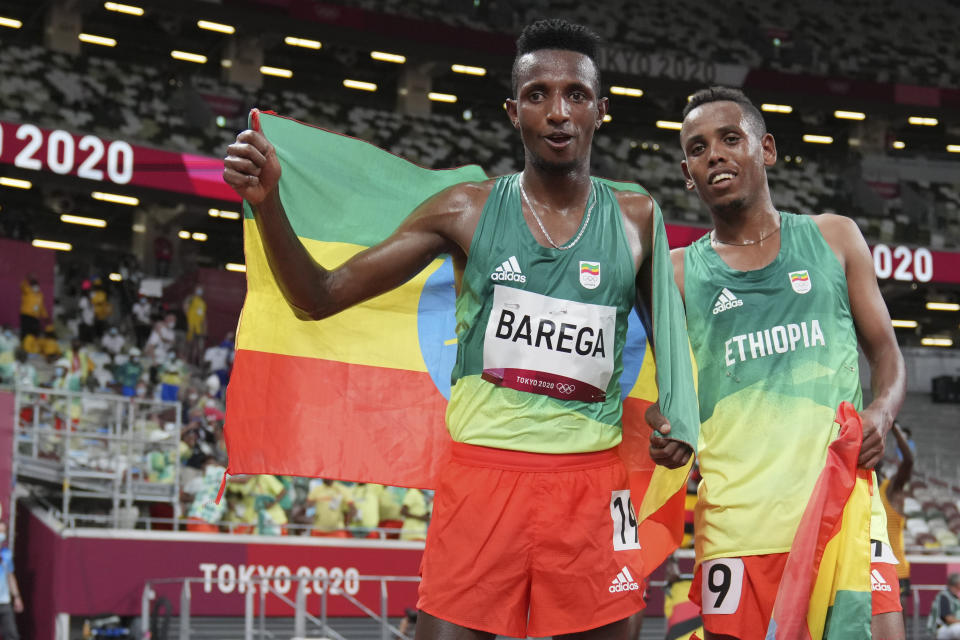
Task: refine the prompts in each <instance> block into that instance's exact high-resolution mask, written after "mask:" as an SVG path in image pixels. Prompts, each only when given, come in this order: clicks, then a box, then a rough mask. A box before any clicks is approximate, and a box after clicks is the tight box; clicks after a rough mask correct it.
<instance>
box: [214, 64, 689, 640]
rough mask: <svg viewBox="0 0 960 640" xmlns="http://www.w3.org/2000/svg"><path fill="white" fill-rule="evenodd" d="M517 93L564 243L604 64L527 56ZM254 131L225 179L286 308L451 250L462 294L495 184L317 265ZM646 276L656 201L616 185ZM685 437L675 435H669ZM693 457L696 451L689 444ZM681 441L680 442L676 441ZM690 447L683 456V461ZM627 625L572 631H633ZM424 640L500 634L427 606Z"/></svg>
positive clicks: (450, 198)
mask: <svg viewBox="0 0 960 640" xmlns="http://www.w3.org/2000/svg"><path fill="white" fill-rule="evenodd" d="M518 71H519V74H518V77H517V92H516V93H517V95H516V97H515V98H512V99H509V100H507V103H506V107H507V115H508V116H509V118H510V121H511V123H512V124H513V126H514V127H515V128H516V129H517V130H518V131H519V133H520V137H521V139H522V141H523V144H524V148H525V153H524V170H523V173H522V176H521V180H522V183H523V185H524V189H525V190H526V192H527V194H528V195H529V197H530V200H531V201H532V204H533V206H534V207H535V208H536V213H537V214H538V215H539V217H540V219H541V221H542V222H543V225H544V226H545V227H546V229H547V232H548V233H549V234H550V236H551V237H552V238H553V239H554V240H555V241H557V242H558V243H560V244H561V246H562V245H563V244H564V243H566V242H568V241H569V240H570V239H572V237H573V235H574V234H575V233H577V230H578V228H579V226H580V223H581V220H582V219H583V215H584V210H585V208H586V206H587V204H586V203H587V200H588V198H589V195H590V193H589V192H590V150H591V144H592V141H593V134H594V132H595V131H596V130H597V129H598V128H599V127H600V125H601V123H602V121H603V116H604V115H605V114H606V112H607V99H606V98H601V97H599V95H598V94H597V87H598V84H599V83H598V82H597V70H596V67H595V66H594V63H593V62H592V61H591V60H590V59H589V58H588V57H586V56H584V55H583V54H580V53H576V52H572V51H566V50H555V49H544V50H539V51H533V52H531V53H527V54H525V55H524V56H522V57H521V58H520V60H519V61H518ZM256 128H257V127H256V126H255V127H254V130H246V131H244V132H242V133H240V135H238V136H237V141H236V142H235V143H234V144H231V145H230V146H229V147H228V148H227V156H226V158H225V159H224V172H223V177H224V180H225V181H226V182H227V183H228V184H229V185H230V186H231V187H233V188H234V190H235V191H236V192H237V193H238V194H239V195H240V196H241V197H242V198H244V199H245V200H247V202H249V203H250V205H251V207H252V208H253V211H254V219H255V220H256V224H257V229H258V230H259V232H260V235H261V237H262V239H263V244H264V249H265V252H266V255H267V259H268V262H269V264H270V268H271V269H272V270H273V273H274V276H275V277H276V279H277V281H278V283H279V285H280V288H281V291H282V292H283V294H284V297H285V298H286V299H287V301H288V302H289V304H290V305H291V306H293V307H294V309H296V310H297V312H298V314H300V315H301V316H302V317H305V318H312V319H320V318H325V317H328V316H330V315H333V314H335V313H337V312H339V311H342V310H343V309H346V308H348V307H350V306H352V305H354V304H357V303H359V302H362V301H363V300H367V299H369V298H372V297H374V296H377V295H379V294H381V293H384V292H385V291H388V290H390V289H393V288H394V287H397V286H398V285H400V284H402V283H403V282H405V281H407V280H408V279H409V278H411V277H413V276H414V275H415V274H417V273H418V272H419V271H421V270H422V269H423V268H424V267H425V266H426V265H427V264H429V263H430V261H431V260H433V259H434V258H436V257H437V256H438V255H440V254H443V253H448V254H450V255H451V256H452V257H453V265H454V273H455V283H456V287H457V291H458V292H459V288H460V282H461V278H462V275H463V271H464V267H465V266H466V262H467V256H468V254H469V250H470V244H471V242H472V240H473V235H474V233H475V231H476V228H477V224H478V221H479V219H480V214H481V212H482V211H483V207H484V204H485V203H486V201H487V197H488V196H489V194H490V190H491V189H492V187H493V184H494V181H493V180H488V181H484V182H478V183H465V184H460V185H455V186H453V187H450V188H448V189H446V190H444V191H442V192H440V193H438V194H436V195H435V196H433V197H432V198H430V199H428V200H426V201H425V202H424V203H422V204H421V205H420V206H418V207H417V208H416V209H415V210H414V211H413V212H412V213H411V214H410V215H409V216H408V217H407V218H406V219H405V220H404V221H403V222H402V223H401V224H400V226H399V227H398V228H397V229H396V231H394V232H393V233H392V234H391V235H390V236H389V237H388V238H387V239H386V240H384V241H383V242H381V243H380V244H378V245H376V246H374V247H371V248H369V249H367V250H365V251H362V252H360V253H358V254H357V255H355V256H354V257H352V258H350V259H349V260H348V261H347V262H345V263H344V264H343V265H341V266H340V267H337V268H335V269H326V268H324V267H323V266H321V265H319V264H317V263H316V261H314V259H313V258H312V257H311V256H310V254H309V253H308V252H307V251H306V249H305V248H304V246H303V245H302V243H301V242H300V240H299V239H298V238H297V236H296V234H295V233H294V232H293V229H292V228H291V226H290V223H289V220H288V219H287V216H286V213H285V212H284V209H283V203H282V202H281V201H280V196H279V190H278V189H277V185H278V183H279V180H280V173H281V168H280V163H279V162H278V160H277V156H276V152H275V150H274V148H273V145H271V144H270V142H269V140H267V138H266V137H265V136H264V135H263V133H262V132H261V131H259V130H255V129H256ZM617 201H618V203H619V205H620V210H621V212H622V215H623V223H624V228H625V231H626V236H627V239H628V242H629V244H630V249H631V252H632V255H633V260H634V266H635V270H636V273H637V278H636V281H637V286H638V294H639V295H641V296H642V298H643V299H645V300H650V290H651V280H650V269H649V263H650V261H649V260H648V258H649V257H650V255H651V250H652V241H653V240H652V238H653V200H652V199H651V198H650V197H649V196H646V195H643V194H639V193H633V192H617ZM523 215H524V219H525V220H526V222H527V227H528V228H529V229H530V233H531V234H533V237H534V238H535V239H536V241H537V242H539V243H540V244H541V245H543V246H550V244H549V242H548V241H547V239H546V237H545V236H544V235H543V233H542V232H541V230H540V228H539V225H538V224H537V222H536V220H535V219H534V217H533V214H532V212H531V211H530V210H529V208H528V207H527V206H526V205H524V206H523ZM671 444H673V445H677V443H671ZM683 446H684V447H686V453H685V456H686V458H689V447H688V446H687V445H683ZM678 448H679V447H678ZM683 455H684V451H683V450H681V451H680V453H679V454H678V459H679V458H681V457H683ZM626 630H627V626H626V623H625V621H620V622H616V623H613V624H610V625H606V626H604V627H600V628H597V629H593V630H591V631H586V632H582V633H577V634H570V635H568V636H558V637H566V638H583V639H584V640H590V639H593V638H596V639H597V640H600V639H603V640H607V639H618V638H626ZM417 637H418V638H433V639H444V640H470V639H474V638H492V637H493V635H492V634H488V633H485V632H480V631H475V630H471V629H465V628H463V627H460V626H458V625H455V624H452V623H450V622H447V621H444V620H441V619H438V618H434V617H432V616H430V615H428V614H426V613H421V617H420V620H419V624H418V628H417Z"/></svg>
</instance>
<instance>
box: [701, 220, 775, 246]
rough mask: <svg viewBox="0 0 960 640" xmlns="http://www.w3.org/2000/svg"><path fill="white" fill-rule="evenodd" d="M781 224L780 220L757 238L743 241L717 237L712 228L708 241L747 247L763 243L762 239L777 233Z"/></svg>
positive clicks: (715, 231)
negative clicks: (774, 227)
mask: <svg viewBox="0 0 960 640" xmlns="http://www.w3.org/2000/svg"><path fill="white" fill-rule="evenodd" d="M781 226H783V223H782V222H781V224H778V225H777V228H776V229H774V230H773V231H771V232H770V233H768V234H766V235H764V236H760V239H759V240H744V241H743V242H727V241H726V240H721V239H720V238H718V237H717V230H716V229H714V230H713V231H711V232H710V241H711V242H715V243H717V244H725V245H727V246H730V247H749V246H750V245H754V244H763V241H764V240H766V239H767V238H769V237H771V236H773V235H776V234H777V233H779V232H780V227H781Z"/></svg>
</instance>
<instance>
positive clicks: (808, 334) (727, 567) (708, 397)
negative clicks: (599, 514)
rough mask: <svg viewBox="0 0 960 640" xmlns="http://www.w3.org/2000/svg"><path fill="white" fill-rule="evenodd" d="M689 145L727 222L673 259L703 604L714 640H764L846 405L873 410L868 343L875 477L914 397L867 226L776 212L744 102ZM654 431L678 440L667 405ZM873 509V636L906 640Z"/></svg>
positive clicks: (709, 113)
mask: <svg viewBox="0 0 960 640" xmlns="http://www.w3.org/2000/svg"><path fill="white" fill-rule="evenodd" d="M680 143H681V146H682V148H683V152H684V160H683V163H682V170H683V174H684V177H685V178H686V181H687V188H688V189H691V190H695V191H696V192H697V194H698V195H699V196H700V199H701V200H703V202H704V203H705V204H706V205H707V207H708V208H709V209H710V213H711V215H712V217H713V222H714V229H713V230H712V231H711V232H710V233H708V234H707V235H705V236H703V237H702V238H700V239H699V240H698V241H696V242H694V243H693V244H692V245H690V246H689V247H687V248H685V249H675V250H674V251H672V252H671V257H672V258H673V262H674V276H675V278H676V281H677V286H678V287H679V288H680V292H681V294H683V296H684V299H685V303H686V312H687V330H688V333H689V336H690V342H691V345H692V347H693V352H694V355H695V358H696V362H697V367H698V376H699V401H700V418H701V422H702V427H701V431H700V443H699V447H698V450H699V462H700V472H701V474H702V476H703V481H702V482H701V484H700V489H699V499H698V502H697V508H696V518H695V519H696V524H695V531H696V563H697V570H696V577H695V580H694V586H693V587H692V588H691V598H692V599H694V600H697V601H701V604H702V607H703V621H704V628H705V630H706V634H707V638H708V639H714V638H739V639H741V640H753V639H760V638H764V637H765V636H766V631H767V624H768V622H769V620H770V614H771V611H772V609H773V603H774V600H775V598H776V595H777V588H778V586H779V583H780V576H781V574H782V572H783V567H784V563H785V561H786V558H787V553H788V552H789V551H790V547H791V544H792V542H793V536H794V533H795V532H796V529H797V526H798V524H799V522H800V517H801V515H802V514H803V510H804V508H805V507H806V504H807V500H808V498H809V497H810V494H811V492H812V490H813V486H814V484H815V482H816V480H817V477H818V475H819V473H820V470H821V469H822V468H823V465H824V461H825V459H826V454H827V447H828V445H829V444H830V442H831V441H832V440H833V439H834V438H835V437H836V435H837V427H836V425H835V424H834V422H833V418H834V414H835V413H836V410H837V407H838V406H839V405H840V403H841V402H842V401H845V400H846V401H849V402H852V403H853V404H854V405H855V406H856V407H857V409H858V410H859V409H860V408H861V389H860V375H859V365H858V353H857V345H858V340H859V345H860V346H861V347H862V348H863V351H864V354H865V355H866V358H867V362H868V363H869V365H870V374H871V387H872V391H873V401H872V402H871V403H870V404H869V406H867V407H866V408H865V409H863V411H862V412H861V416H862V418H863V445H862V447H861V450H860V456H859V461H858V463H859V465H860V466H861V467H864V468H873V467H874V466H875V465H876V464H877V462H879V460H880V458H881V456H882V455H883V439H884V436H885V435H886V433H887V432H888V431H889V430H890V427H891V425H892V423H893V418H894V416H896V415H897V413H898V411H899V410H900V405H901V404H902V402H903V397H904V393H905V372H904V365H903V358H902V356H901V355H900V350H899V348H898V346H897V341H896V337H895V336H894V333H893V328H892V326H891V324H890V316H889V314H888V312H887V308H886V306H885V305H884V302H883V298H882V297H881V296H880V290H879V288H878V286H877V279H876V276H875V274H874V270H873V260H872V259H871V256H870V251H869V249H868V248H867V244H866V242H865V241H864V239H863V236H862V235H861V234H860V231H859V229H858V228H857V226H856V224H855V223H854V222H853V220H851V219H850V218H846V217H843V216H838V215H830V214H823V215H818V216H801V215H795V214H793V213H787V212H783V211H778V210H777V209H776V208H775V207H774V205H773V201H772V199H771V196H770V189H769V186H768V184H767V174H766V171H767V167H771V166H773V164H774V163H775V162H776V159H777V148H776V144H775V142H774V139H773V136H772V135H771V134H770V133H768V132H767V130H766V125H765V124H764V121H763V117H762V115H761V114H760V112H759V111H758V110H757V108H756V107H755V106H754V105H753V104H752V103H751V102H750V100H749V99H748V98H747V97H746V96H745V95H744V94H743V93H742V92H740V91H738V90H735V89H727V88H723V87H714V88H710V89H704V90H703V91H699V92H697V93H696V94H694V95H693V96H692V98H691V100H690V102H689V103H688V104H687V107H686V108H685V109H684V120H683V128H682V129H681V131H680ZM647 419H648V421H649V422H650V424H651V425H652V426H655V427H656V426H657V425H658V424H659V425H661V426H660V431H661V433H663V432H665V431H666V432H667V433H668V432H669V426H668V425H667V424H666V423H665V421H664V419H663V418H662V416H659V415H657V412H656V409H655V405H654V409H652V410H651V411H650V412H648V416H647ZM671 444H673V443H671ZM665 447H666V443H665V442H664V441H662V440H661V439H658V438H654V439H653V441H652V444H651V455H652V456H653V458H654V460H657V459H661V460H662V459H664V458H665V456H666V455H667V452H665V451H664V448H665ZM874 485H876V479H874ZM873 506H874V509H873V514H874V515H873V518H872V522H871V538H874V539H875V540H874V544H873V545H872V546H871V548H872V550H873V557H872V560H873V565H872V566H871V569H872V570H871V577H872V582H873V613H874V617H873V637H874V638H884V639H888V640H893V639H896V638H903V635H904V630H903V620H902V616H901V613H900V610H901V608H900V603H899V598H898V594H897V578H896V571H895V567H894V565H895V564H896V560H895V559H894V558H893V554H892V551H891V550H890V547H889V543H888V542H887V534H886V522H885V518H884V517H883V509H882V506H881V505H880V503H879V500H878V499H877V495H876V492H875V493H874V505H873Z"/></svg>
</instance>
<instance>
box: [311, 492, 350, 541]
mask: <svg viewBox="0 0 960 640" xmlns="http://www.w3.org/2000/svg"><path fill="white" fill-rule="evenodd" d="M349 511H350V489H348V488H347V487H346V486H345V485H344V484H343V483H340V482H334V481H333V480H328V479H323V480H321V481H320V482H319V483H317V484H316V485H315V486H314V487H313V488H312V489H310V493H309V495H307V514H308V515H311V514H312V515H313V529H311V531H310V535H311V536H319V537H328V538H349V537H350V534H349V533H347V532H346V530H345V527H346V518H347V514H348V513H349Z"/></svg>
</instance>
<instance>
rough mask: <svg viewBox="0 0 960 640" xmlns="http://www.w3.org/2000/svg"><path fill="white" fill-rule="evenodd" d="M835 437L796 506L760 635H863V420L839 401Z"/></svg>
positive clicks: (867, 593) (866, 560) (866, 613)
mask: <svg viewBox="0 0 960 640" xmlns="http://www.w3.org/2000/svg"><path fill="white" fill-rule="evenodd" d="M836 421H837V422H838V423H839V424H840V435H839V436H838V438H837V439H836V440H834V441H833V442H832V443H831V444H830V448H829V450H828V451H827V462H826V465H825V466H824V468H823V471H821V472H820V477H819V478H818V479H817V484H816V485H815V486H814V489H813V494H812V495H811V497H810V501H809V502H808V503H807V508H806V510H805V511H804V512H803V517H802V518H801V520H800V526H799V527H798V528H797V533H796V536H795V537H794V539H793V547H792V548H791V550H790V555H789V556H788V558H787V563H786V566H785V567H784V570H783V578H782V579H781V582H780V589H779V591H778V592H777V599H776V602H775V603H774V606H773V616H772V618H771V620H770V626H769V627H768V629H767V640H812V639H819V638H825V639H833V640H869V638H870V617H871V590H870V496H871V493H872V476H871V472H870V470H869V469H858V468H857V458H858V456H859V455H860V444H861V442H862V440H863V423H862V422H861V420H860V416H859V415H858V414H857V412H856V409H854V408H853V405H852V404H850V403H849V402H844V403H843V404H841V405H840V407H839V409H838V410H837V418H836Z"/></svg>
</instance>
